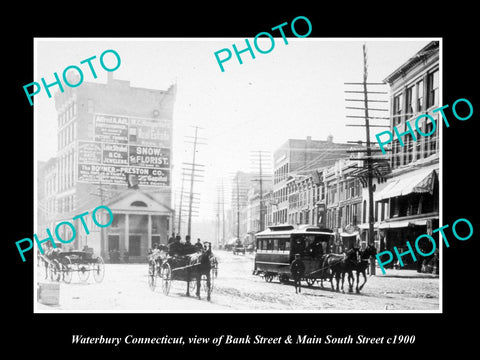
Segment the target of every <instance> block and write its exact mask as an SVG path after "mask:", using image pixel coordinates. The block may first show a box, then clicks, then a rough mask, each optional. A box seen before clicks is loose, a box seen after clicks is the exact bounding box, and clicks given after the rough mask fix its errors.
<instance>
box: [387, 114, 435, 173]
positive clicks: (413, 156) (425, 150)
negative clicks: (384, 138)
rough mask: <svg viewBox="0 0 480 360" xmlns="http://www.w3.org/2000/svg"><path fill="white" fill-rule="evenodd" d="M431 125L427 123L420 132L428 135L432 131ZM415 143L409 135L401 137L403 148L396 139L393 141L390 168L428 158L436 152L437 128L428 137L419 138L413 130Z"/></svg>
mask: <svg viewBox="0 0 480 360" xmlns="http://www.w3.org/2000/svg"><path fill="white" fill-rule="evenodd" d="M432 129H433V124H432V123H427V124H426V126H425V129H424V130H422V131H423V132H424V133H426V134H428V133H430V132H431V131H432ZM414 133H415V138H416V139H417V140H416V141H415V140H413V137H412V135H411V134H410V133H408V134H406V135H405V136H404V137H402V141H403V147H402V146H401V144H400V141H399V140H398V139H395V140H394V141H393V143H392V158H391V162H392V163H391V164H392V168H398V167H399V166H402V165H407V164H410V163H411V162H413V161H416V160H419V159H423V158H426V157H429V156H431V155H433V154H436V153H437V152H438V146H437V134H438V127H437V129H436V130H435V132H434V133H433V134H432V135H430V136H428V137H423V136H421V135H420V134H419V133H418V132H417V131H416V130H414Z"/></svg>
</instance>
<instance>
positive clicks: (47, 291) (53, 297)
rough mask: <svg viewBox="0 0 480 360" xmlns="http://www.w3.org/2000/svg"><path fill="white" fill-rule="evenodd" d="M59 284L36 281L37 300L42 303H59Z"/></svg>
mask: <svg viewBox="0 0 480 360" xmlns="http://www.w3.org/2000/svg"><path fill="white" fill-rule="evenodd" d="M59 299H60V284H59V283H38V287H37V301H38V302H40V303H41V304H44V305H59Z"/></svg>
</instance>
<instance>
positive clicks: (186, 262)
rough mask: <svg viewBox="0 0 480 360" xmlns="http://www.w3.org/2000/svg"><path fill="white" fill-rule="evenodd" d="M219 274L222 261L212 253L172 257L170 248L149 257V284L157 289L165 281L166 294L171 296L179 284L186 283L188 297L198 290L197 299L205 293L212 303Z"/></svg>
mask: <svg viewBox="0 0 480 360" xmlns="http://www.w3.org/2000/svg"><path fill="white" fill-rule="evenodd" d="M217 274H218V262H217V259H216V258H215V256H214V255H213V254H212V252H211V250H210V249H208V250H204V251H197V252H195V253H191V254H184V255H181V254H169V253H168V250H167V248H166V247H163V248H160V249H157V250H156V251H154V252H152V253H151V254H150V255H149V257H148V285H149V287H150V289H151V290H152V291H154V290H155V288H156V285H157V280H159V281H161V287H162V292H163V293H164V294H165V295H168V294H169V293H170V288H171V286H172V284H173V283H174V282H175V281H182V282H186V283H187V284H186V285H187V292H186V295H187V296H190V291H192V292H194V291H196V295H197V297H199V298H200V293H201V292H203V293H204V294H205V295H206V297H207V299H208V300H210V294H211V293H212V290H213V287H214V281H215V279H216V277H217Z"/></svg>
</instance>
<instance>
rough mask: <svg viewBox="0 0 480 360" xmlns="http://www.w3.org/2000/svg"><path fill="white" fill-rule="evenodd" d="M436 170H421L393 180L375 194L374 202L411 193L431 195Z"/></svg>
mask: <svg viewBox="0 0 480 360" xmlns="http://www.w3.org/2000/svg"><path fill="white" fill-rule="evenodd" d="M436 176H437V173H436V170H432V169H431V168H430V169H423V170H417V171H414V172H413V173H408V174H403V175H402V176H399V177H398V178H393V179H391V180H390V182H389V183H388V184H387V186H385V188H383V189H382V190H381V191H380V192H378V193H377V194H375V201H380V200H384V199H389V198H393V197H397V196H403V195H408V194H411V193H430V194H432V193H433V187H434V184H435V178H436Z"/></svg>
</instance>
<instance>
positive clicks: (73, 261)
mask: <svg viewBox="0 0 480 360" xmlns="http://www.w3.org/2000/svg"><path fill="white" fill-rule="evenodd" d="M38 266H39V268H40V269H41V270H42V271H43V272H44V278H45V279H50V280H51V281H63V282H65V283H67V284H69V283H70V282H71V281H72V275H73V273H74V272H76V273H77V274H78V278H79V279H80V281H82V282H86V281H87V280H88V278H89V277H90V273H92V274H93V278H94V279H95V281H96V282H97V283H99V282H102V281H103V277H104V275H105V264H104V262H103V259H102V257H101V256H95V255H94V254H93V251H88V250H85V251H81V250H73V251H62V250H61V249H59V248H55V249H49V250H47V251H46V252H45V253H44V254H41V253H40V252H39V253H38Z"/></svg>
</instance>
